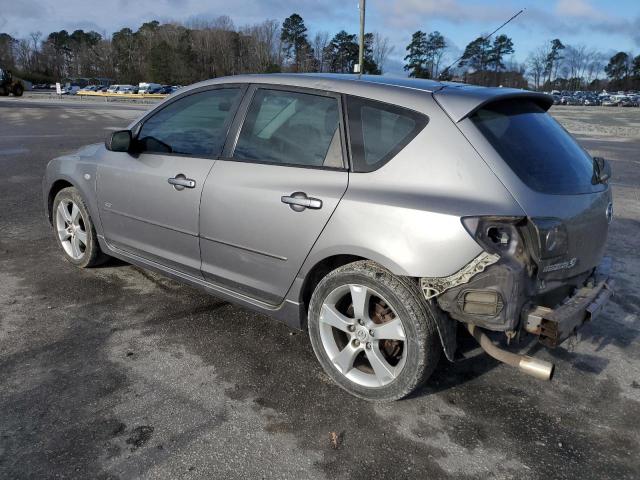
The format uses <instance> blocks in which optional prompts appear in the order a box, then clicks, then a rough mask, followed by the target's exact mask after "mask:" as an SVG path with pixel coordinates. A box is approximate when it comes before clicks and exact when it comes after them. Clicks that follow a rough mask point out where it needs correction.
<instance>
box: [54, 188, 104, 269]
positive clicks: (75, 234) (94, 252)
mask: <svg viewBox="0 0 640 480" xmlns="http://www.w3.org/2000/svg"><path fill="white" fill-rule="evenodd" d="M52 217H53V230H54V234H55V237H56V240H57V241H58V245H60V247H61V248H62V251H63V253H64V256H65V258H66V259H67V260H68V261H69V262H70V263H72V264H73V265H75V266H76V267H79V268H87V267H94V266H96V265H99V264H101V263H104V262H105V261H106V260H107V259H108V258H109V257H108V256H106V255H105V254H103V253H102V251H101V250H100V245H99V244H98V238H97V236H96V230H95V228H94V226H93V222H92V220H91V217H90V216H89V210H88V209H87V207H86V205H85V203H84V200H83V199H82V197H81V196H80V193H79V192H78V190H76V189H75V188H74V187H68V188H63V189H62V190H60V191H59V192H58V194H57V195H56V197H55V199H54V200H53V210H52Z"/></svg>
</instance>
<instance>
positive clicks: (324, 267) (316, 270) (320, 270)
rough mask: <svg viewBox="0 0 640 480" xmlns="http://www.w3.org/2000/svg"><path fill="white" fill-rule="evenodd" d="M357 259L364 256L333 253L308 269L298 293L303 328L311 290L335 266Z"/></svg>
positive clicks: (338, 266) (305, 324)
mask: <svg viewBox="0 0 640 480" xmlns="http://www.w3.org/2000/svg"><path fill="white" fill-rule="evenodd" d="M358 260H366V258H362V257H358V256H357V255H334V256H331V257H327V258H325V259H324V260H321V261H319V262H318V263H316V264H315V265H314V266H313V268H312V269H311V270H309V272H308V273H307V275H306V276H305V279H304V283H303V284H302V290H301V295H300V298H301V300H302V315H301V316H302V318H301V324H302V326H303V327H304V328H306V327H307V313H308V312H309V303H310V302H311V295H313V291H314V290H315V289H316V286H317V285H318V283H320V280H322V279H323V278H324V277H325V276H326V275H327V274H328V273H329V272H332V271H333V270H335V269H336V268H340V267H342V266H343V265H347V264H348V263H352V262H357V261H358Z"/></svg>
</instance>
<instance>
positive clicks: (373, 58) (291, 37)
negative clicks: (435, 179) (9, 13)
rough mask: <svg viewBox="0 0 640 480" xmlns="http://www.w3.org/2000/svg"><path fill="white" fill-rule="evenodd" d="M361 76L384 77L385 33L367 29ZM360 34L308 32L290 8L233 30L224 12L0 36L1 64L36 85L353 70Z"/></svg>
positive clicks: (177, 81) (186, 80)
mask: <svg viewBox="0 0 640 480" xmlns="http://www.w3.org/2000/svg"><path fill="white" fill-rule="evenodd" d="M364 41H365V42H364V43H365V55H364V69H363V71H364V72H365V73H369V74H381V73H382V72H383V69H384V65H385V62H386V61H387V58H388V56H389V54H390V53H391V51H392V50H393V49H392V47H391V46H390V44H389V40H388V38H386V37H384V36H382V35H380V34H378V33H367V34H365V38H364ZM358 42H359V40H358V36H357V35H355V34H351V33H349V32H346V31H344V30H343V31H340V32H338V33H336V34H335V35H333V36H332V37H331V36H330V35H329V33H328V32H318V33H316V34H315V35H314V36H310V35H309V33H308V30H307V27H306V25H305V23H304V20H303V18H302V17H301V16H300V15H298V14H296V13H294V14H292V15H291V16H289V17H288V18H286V19H285V20H284V22H282V24H280V23H279V22H278V21H276V20H265V21H264V22H261V23H258V24H254V25H248V26H243V27H240V28H237V27H236V26H235V25H234V23H233V21H232V20H231V19H230V18H229V17H227V16H221V17H217V18H214V19H211V20H191V21H189V22H187V23H185V24H181V23H160V22H158V21H151V22H146V23H144V24H142V25H141V26H140V28H138V29H137V30H136V31H133V30H132V29H130V28H123V29H121V30H119V31H117V32H115V33H113V34H112V35H111V36H106V35H103V34H100V33H98V32H95V31H89V32H85V31H84V30H76V31H74V32H72V33H69V32H67V31H66V30H61V31H59V32H52V33H50V34H49V35H47V36H46V37H44V36H43V35H42V33H40V32H36V33H32V34H30V35H29V37H28V38H13V37H12V36H10V35H9V34H7V33H0V68H6V69H11V70H14V72H15V73H16V75H17V76H19V77H20V78H24V79H25V80H29V81H32V82H35V83H42V82H54V81H60V80H63V79H68V78H78V77H82V78H107V79H112V80H115V81H117V82H120V83H137V82H140V81H149V82H157V83H163V84H182V85H186V84H190V83H193V82H196V81H199V80H203V79H207V78H213V77H220V76H224V75H235V74H240V73H273V72H336V73H347V72H353V69H354V65H355V64H357V63H358Z"/></svg>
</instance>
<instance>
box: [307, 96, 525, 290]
mask: <svg viewBox="0 0 640 480" xmlns="http://www.w3.org/2000/svg"><path fill="white" fill-rule="evenodd" d="M394 103H396V104H398V105H400V106H405V107H407V108H411V109H414V110H417V111H420V112H423V113H425V114H427V115H428V117H429V123H428V124H427V126H426V127H425V128H424V129H423V131H422V132H421V133H420V134H419V135H418V136H417V137H416V138H415V139H414V140H413V141H412V142H411V143H410V144H409V145H407V146H406V147H405V148H404V149H403V150H402V151H401V152H400V153H398V155H397V156H396V157H394V158H393V159H392V160H391V161H390V162H389V163H387V164H386V165H384V166H383V167H382V168H380V169H378V170H376V171H374V172H370V173H350V174H349V187H348V189H347V192H346V193H345V195H344V197H343V199H342V201H341V202H340V204H339V205H338V208H337V209H336V211H335V213H334V214H333V216H332V218H331V220H330V221H329V223H328V225H327V227H326V228H325V230H324V231H323V233H322V235H321V236H320V238H319V239H318V241H317V243H316V245H315V246H314V248H313V249H312V251H311V253H310V255H309V257H308V259H307V261H306V262H305V264H304V265H303V268H302V270H301V276H303V277H304V275H305V274H306V272H308V271H309V270H310V269H311V268H312V267H313V266H314V265H315V264H316V263H317V262H319V261H321V260H322V259H323V258H327V257H329V256H331V255H337V254H351V255H359V256H362V257H365V258H368V259H371V260H374V261H376V262H378V263H380V264H381V265H383V266H385V267H386V268H388V269H389V270H391V271H392V272H393V273H396V274H398V275H407V276H413V277H422V276H433V277H440V276H446V275H450V274H453V273H455V272H456V271H458V270H459V269H460V268H462V267H463V266H464V265H466V264H467V263H468V262H469V261H471V260H472V259H473V258H475V257H476V256H477V255H478V254H479V253H480V252H481V248H480V246H479V245H478V244H477V243H476V242H475V241H474V240H473V239H472V238H471V236H470V235H469V234H468V233H467V231H466V230H465V229H464V227H463V226H462V224H461V222H460V217H462V216H468V215H505V216H519V215H523V211H522V209H521V208H520V207H519V206H518V204H517V203H516V202H515V200H514V199H513V197H512V196H511V194H510V193H509V192H508V191H507V189H506V188H505V187H504V186H503V185H502V183H501V182H500V181H499V180H498V178H497V177H496V176H495V174H494V173H493V172H492V171H491V169H489V168H488V166H487V165H486V164H485V162H484V161H483V160H482V159H481V158H480V156H479V155H478V154H477V152H476V151H475V150H474V148H473V147H472V146H471V144H470V143H469V142H468V141H467V140H466V138H465V137H464V136H463V135H462V134H461V133H460V131H459V130H458V129H457V127H456V126H455V124H454V123H453V122H452V121H451V119H450V118H449V117H448V116H447V115H446V114H445V113H444V112H443V111H442V109H441V108H440V107H439V106H438V104H437V103H436V102H435V101H434V100H433V98H432V96H431V95H430V94H428V93H425V92H421V93H420V94H412V95H405V96H403V97H401V98H396V99H395V101H394Z"/></svg>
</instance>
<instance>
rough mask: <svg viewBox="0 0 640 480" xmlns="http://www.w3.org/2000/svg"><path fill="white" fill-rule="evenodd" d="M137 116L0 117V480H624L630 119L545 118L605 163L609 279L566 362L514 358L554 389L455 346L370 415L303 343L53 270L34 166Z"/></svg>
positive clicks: (627, 475) (51, 104) (111, 108)
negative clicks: (548, 374)
mask: <svg viewBox="0 0 640 480" xmlns="http://www.w3.org/2000/svg"><path fill="white" fill-rule="evenodd" d="M25 100H27V99H25ZM145 108H148V107H145V106H134V105H125V104H113V103H110V104H94V103H80V102H73V103H72V102H64V103H61V102H58V101H55V100H48V99H47V100H44V101H37V99H32V100H28V101H26V102H21V101H19V100H12V99H3V100H0V119H1V120H0V127H1V128H0V166H2V169H3V172H4V178H5V182H4V185H3V190H2V194H1V197H0V198H1V199H2V209H1V210H0V232H2V233H1V234H0V478H3V479H4V478H6V479H22V478H25V479H27V478H28V479H33V478H91V479H93V478H102V479H117V478H119V479H128V478H170V479H178V478H185V479H196V478H203V479H210V478H230V479H231V478H243V479H244V478H292V479H302V478H345V479H358V478H363V479H364V478H371V477H375V478H377V479H385V478H389V479H398V478H438V479H440V478H465V479H467V478H469V479H472V478H478V479H486V478H499V479H511V478H513V479H518V480H522V479H548V478H553V479H569V478H571V479H573V478H576V479H578V478H579V479H603V478H615V479H637V478H639V477H640V459H639V457H638V451H640V428H639V427H640V363H639V360H640V348H639V347H638V335H639V334H640V319H639V310H640V294H639V293H638V292H639V291H640V260H639V257H638V255H637V252H638V251H639V250H640V235H638V233H639V232H640V228H639V227H640V207H639V205H640V174H639V173H638V172H639V171H640V168H639V167H640V165H639V164H640V154H639V153H638V152H640V109H617V108H614V109H606V108H577V107H575V108H574V107H556V108H554V109H553V111H552V113H553V114H554V115H555V116H556V117H557V118H558V119H559V120H560V121H561V122H562V123H563V124H564V125H565V126H566V127H567V128H568V129H569V130H570V131H572V132H573V133H574V134H576V136H577V138H578V139H579V141H580V142H581V143H583V144H584V146H585V147H586V148H587V149H589V150H590V151H591V152H592V153H594V154H596V153H597V154H602V155H604V156H605V157H607V158H609V159H611V160H612V163H613V168H614V177H613V182H614V185H615V186H614V195H615V220H614V222H613V223H612V226H611V232H610V239H609V243H608V253H609V254H611V255H612V256H613V257H615V264H614V265H615V273H614V276H615V277H616V280H617V292H616V296H615V297H614V299H613V301H612V303H611V304H610V305H609V306H608V307H607V308H606V310H605V313H604V314H603V316H602V317H601V318H600V319H598V321H597V322H594V323H592V324H590V325H588V326H586V327H585V328H584V329H583V330H582V334H581V337H582V338H581V341H580V342H579V343H575V342H571V343H569V344H568V345H565V348H562V349H558V350H554V351H547V350H545V349H541V348H538V347H537V346H533V347H531V349H530V353H533V354H535V355H537V356H539V357H541V358H544V359H546V360H551V361H554V362H555V363H556V366H557V371H556V376H555V377H554V380H553V381H552V382H550V383H542V382H539V381H537V380H535V379H532V378H529V377H526V376H524V375H522V374H520V373H519V372H517V371H514V370H513V369H510V368H509V367H507V366H504V365H502V364H499V363H497V362H495V361H493V360H492V359H490V358H488V357H487V356H486V355H484V354H482V352H480V351H479V350H478V349H477V348H475V346H474V343H473V342H472V341H471V340H470V339H469V338H468V337H467V338H463V339H462V350H463V352H464V356H465V358H464V359H463V360H461V361H460V362H458V363H456V364H453V365H452V364H448V363H447V362H446V361H444V360H443V361H442V362H441V364H440V366H439V367H438V369H437V371H436V373H435V374H434V376H433V378H432V381H431V382H430V383H429V385H428V386H426V387H424V388H423V389H422V390H421V391H420V392H418V394H417V395H415V396H414V397H413V398H410V399H408V400H405V401H401V402H395V403H392V404H381V405H377V404H370V403H366V402H363V401H360V400H357V399H355V398H353V397H351V396H349V395H348V394H346V393H345V392H343V391H342V390H340V389H339V388H338V387H336V386H334V385H333V384H332V383H331V382H330V381H329V379H328V378H327V377H326V376H325V375H324V374H323V372H322V371H321V369H320V367H319V365H318V364H317V362H316V360H315V358H314V355H313V352H312V350H311V347H310V344H309V341H308V339H307V337H306V334H304V333H301V332H297V331H292V330H290V329H288V328H287V327H285V326H284V325H282V324H279V323H276V322H274V321H272V320H270V319H268V318H266V317H264V316H261V315H257V314H254V313H252V312H249V311H247V310H244V309H241V308H238V307H235V306H232V305H230V304H228V303H225V302H221V301H220V300H218V299H216V298H214V297H210V296H207V295H205V294H203V293H201V292H199V291H197V290H194V289H192V288H190V287H187V286H184V285H181V284H178V283H176V282H174V281H172V280H168V279H166V278H164V277H162V276H159V275H156V274H153V273H150V272H147V271H144V270H142V269H139V268H137V267H133V266H130V265H127V264H124V263H120V262H112V263H110V264H108V265H107V266H105V267H103V268H97V269H92V270H82V271H79V270H76V269H74V268H73V267H72V266H71V265H70V264H68V263H67V262H66V261H65V260H64V259H63V258H62V256H61V254H60V253H59V252H58V250H57V248H56V246H55V243H54V241H53V237H52V234H51V231H50V228H49V227H48V225H47V223H46V222H45V220H44V215H43V212H42V207H41V191H40V182H41V177H42V172H43V169H44V167H45V165H46V163H47V161H48V160H49V159H50V158H52V157H54V156H57V155H60V154H63V153H65V152H69V151H72V150H74V149H76V148H78V147H79V146H81V145H83V144H87V143H91V142H95V141H100V140H102V139H103V138H104V135H105V134H106V133H107V131H108V130H111V129H115V128H119V127H123V126H125V125H126V124H128V123H129V122H130V121H131V120H132V119H133V118H135V117H136V116H138V115H140V114H141V113H142V111H143V110H144V109H145Z"/></svg>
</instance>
